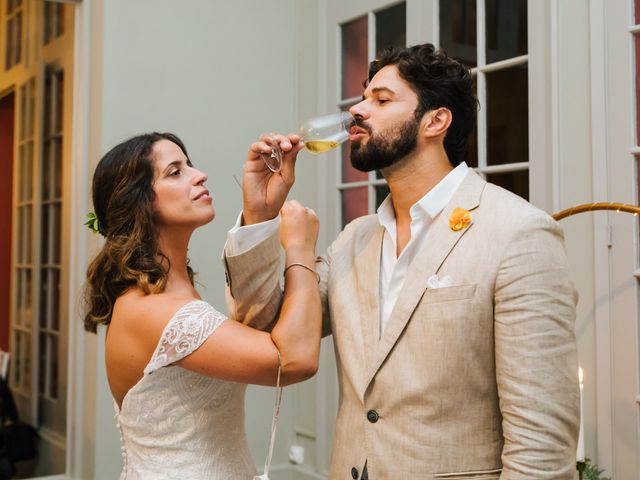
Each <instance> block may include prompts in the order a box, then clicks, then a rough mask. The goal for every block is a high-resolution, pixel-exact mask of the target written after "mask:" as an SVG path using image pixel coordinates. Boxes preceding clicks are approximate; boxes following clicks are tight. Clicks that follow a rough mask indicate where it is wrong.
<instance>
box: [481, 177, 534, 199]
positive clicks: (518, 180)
mask: <svg viewBox="0 0 640 480" xmlns="http://www.w3.org/2000/svg"><path fill="white" fill-rule="evenodd" d="M487 181H488V182H491V183H495V184H496V185H500V186H501V187H502V188H506V189H507V190H509V191H511V192H513V193H515V194H516V195H520V196H521V197H522V198H524V199H525V200H529V171H528V170H519V171H517V172H506V173H491V174H488V175H487Z"/></svg>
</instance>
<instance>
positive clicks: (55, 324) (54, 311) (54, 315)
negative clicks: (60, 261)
mask: <svg viewBox="0 0 640 480" xmlns="http://www.w3.org/2000/svg"><path fill="white" fill-rule="evenodd" d="M51 279H52V288H53V291H52V292H51V324H50V325H49V327H50V328H51V329H52V330H55V331H56V332H57V331H59V330H60V270H59V269H58V268H54V269H53V270H51Z"/></svg>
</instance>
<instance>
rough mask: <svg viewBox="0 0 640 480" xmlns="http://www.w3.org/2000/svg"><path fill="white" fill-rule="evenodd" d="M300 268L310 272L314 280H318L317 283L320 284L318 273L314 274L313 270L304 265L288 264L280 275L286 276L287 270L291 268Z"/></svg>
mask: <svg viewBox="0 0 640 480" xmlns="http://www.w3.org/2000/svg"><path fill="white" fill-rule="evenodd" d="M296 265H297V266H298V267H302V268H306V269H307V270H309V271H310V272H312V273H313V274H314V275H315V276H316V278H317V279H318V283H320V275H319V274H318V272H316V271H315V270H314V269H313V268H311V267H309V266H308V265H305V264H304V263H290V264H289V265H287V266H286V267H285V269H284V272H282V275H286V274H287V270H289V269H290V268H291V267H295V266H296Z"/></svg>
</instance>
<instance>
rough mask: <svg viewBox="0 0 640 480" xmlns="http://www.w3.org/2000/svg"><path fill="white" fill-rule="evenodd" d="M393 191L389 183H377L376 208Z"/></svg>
mask: <svg viewBox="0 0 640 480" xmlns="http://www.w3.org/2000/svg"><path fill="white" fill-rule="evenodd" d="M389 193H391V190H389V186H388V185H377V186H376V210H377V209H378V207H379V206H380V204H381V203H382V202H384V199H385V198H387V196H388V195H389Z"/></svg>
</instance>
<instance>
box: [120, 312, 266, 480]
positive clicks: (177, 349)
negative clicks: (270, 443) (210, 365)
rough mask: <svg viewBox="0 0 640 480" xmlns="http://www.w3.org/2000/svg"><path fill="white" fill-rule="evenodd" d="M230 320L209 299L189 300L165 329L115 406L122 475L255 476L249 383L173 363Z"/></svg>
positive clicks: (158, 478)
mask: <svg viewBox="0 0 640 480" xmlns="http://www.w3.org/2000/svg"><path fill="white" fill-rule="evenodd" d="M224 320H225V316H224V315H222V314H221V313H219V312H217V311H216V310H215V309H214V308H213V307H212V306H211V305H209V304H208V303H206V302H203V301H200V300H196V301H192V302H189V303H187V304H186V305H184V306H183V307H182V308H180V310H178V311H177V312H176V314H175V315H174V316H173V318H171V320H170V321H169V323H168V324H167V326H166V327H165V329H164V332H163V333H162V336H161V337H160V341H159V342H158V346H157V347H156V350H155V352H154V353H153V356H152V357H151V361H150V362H149V364H148V365H147V367H146V368H145V370H144V376H143V377H142V378H141V379H140V381H139V382H138V383H137V384H136V385H134V386H133V387H132V388H131V389H130V390H129V392H127V394H126V395H125V397H124V399H123V401H122V408H121V409H119V408H118V406H117V405H116V422H117V425H118V429H119V430H120V439H121V445H122V446H121V449H122V457H123V460H124V468H123V470H122V474H121V476H120V479H121V480H123V479H127V480H132V479H150V480H151V479H152V480H162V479H172V480H173V479H185V480H187V479H189V480H192V479H193V480H200V479H202V480H205V479H211V480H223V479H224V480H236V479H241V480H245V479H248V480H251V478H252V477H253V476H254V475H255V472H256V470H255V466H254V463H253V460H252V458H251V455H250V453H249V449H248V446H247V440H246V437H245V431H244V393H245V389H246V385H245V384H241V383H234V382H227V381H223V380H217V379H214V378H210V377H206V376H204V375H200V374H198V373H195V372H192V371H189V370H186V369H184V368H181V367H179V366H176V365H173V364H174V363H175V362H177V361H179V360H180V359H182V358H184V357H186V356H187V355H189V354H191V353H192V352H193V351H195V350H196V349H197V348H198V347H199V346H200V345H202V343H203V342H204V341H205V340H206V339H207V337H209V335H211V334H212V333H213V332H214V330H215V329H216V328H217V327H218V326H219V325H220V324H221V323H222V322H223V321H224Z"/></svg>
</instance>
